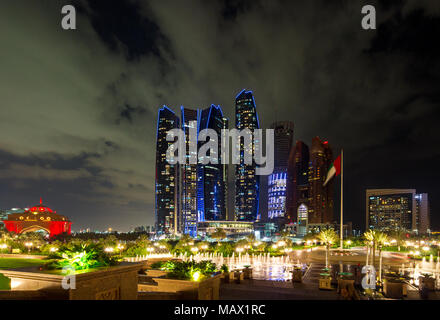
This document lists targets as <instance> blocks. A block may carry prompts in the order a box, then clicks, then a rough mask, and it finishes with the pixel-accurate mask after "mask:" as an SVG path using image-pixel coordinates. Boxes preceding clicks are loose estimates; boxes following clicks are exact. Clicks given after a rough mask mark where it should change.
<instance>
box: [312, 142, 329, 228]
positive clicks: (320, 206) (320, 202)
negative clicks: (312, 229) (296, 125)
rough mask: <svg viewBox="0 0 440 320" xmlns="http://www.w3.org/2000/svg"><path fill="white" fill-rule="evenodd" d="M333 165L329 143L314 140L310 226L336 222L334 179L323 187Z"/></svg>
mask: <svg viewBox="0 0 440 320" xmlns="http://www.w3.org/2000/svg"><path fill="white" fill-rule="evenodd" d="M332 163H333V154H332V150H331V148H330V146H329V144H328V142H327V141H321V139H319V138H318V137H315V138H313V139H312V147H311V149H310V163H309V206H308V223H309V224H310V223H312V224H331V223H332V222H333V220H334V212H333V210H334V208H333V185H334V179H332V180H331V181H330V182H329V183H328V184H327V185H326V186H325V187H324V186H323V184H324V182H325V179H326V177H327V172H328V170H329V168H330V166H331V165H332Z"/></svg>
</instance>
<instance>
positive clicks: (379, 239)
mask: <svg viewBox="0 0 440 320" xmlns="http://www.w3.org/2000/svg"><path fill="white" fill-rule="evenodd" d="M388 241H389V239H388V236H387V235H386V234H385V233H383V232H376V243H377V246H378V247H379V281H380V282H382V247H383V246H384V245H385V244H386V243H387V242H388Z"/></svg>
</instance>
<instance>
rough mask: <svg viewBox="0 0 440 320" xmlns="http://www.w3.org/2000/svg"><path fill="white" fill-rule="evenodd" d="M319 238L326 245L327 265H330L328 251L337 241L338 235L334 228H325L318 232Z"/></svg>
mask: <svg viewBox="0 0 440 320" xmlns="http://www.w3.org/2000/svg"><path fill="white" fill-rule="evenodd" d="M318 239H319V241H320V242H321V243H322V244H324V245H325V247H326V251H325V267H328V253H329V251H330V246H331V245H332V244H334V243H335V242H336V241H337V239H338V235H337V234H336V232H335V230H333V229H324V230H322V231H321V232H320V233H319V234H318Z"/></svg>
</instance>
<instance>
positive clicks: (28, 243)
mask: <svg viewBox="0 0 440 320" xmlns="http://www.w3.org/2000/svg"><path fill="white" fill-rule="evenodd" d="M24 245H25V246H26V247H27V248H28V253H30V252H31V248H32V245H33V243H32V242H26V243H25V244H24Z"/></svg>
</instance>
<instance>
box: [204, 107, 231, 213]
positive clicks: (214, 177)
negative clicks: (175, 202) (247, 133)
mask: <svg viewBox="0 0 440 320" xmlns="http://www.w3.org/2000/svg"><path fill="white" fill-rule="evenodd" d="M227 127H228V122H227V119H226V118H224V117H223V112H222V110H221V108H220V106H214V105H212V106H211V107H210V108H207V109H204V110H202V112H201V119H200V126H199V131H201V130H203V129H213V130H214V131H215V132H216V133H217V138H218V139H219V138H220V137H221V130H222V129H226V128H227ZM211 138H212V139H217V138H213V137H211ZM211 138H209V140H210V141H211V140H212V139H211ZM218 139H217V140H214V141H213V142H215V143H216V144H217V146H219V145H220V141H218ZM217 149H218V148H217ZM217 154H218V164H213V163H209V164H206V165H204V164H199V165H198V177H197V181H198V187H197V188H198V191H197V195H198V208H197V211H198V215H199V220H198V221H205V220H225V219H226V196H227V195H226V186H227V169H226V165H223V164H222V163H221V162H222V159H221V152H220V151H219V150H217ZM207 155H209V156H210V154H209V151H208V154H207Z"/></svg>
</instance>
